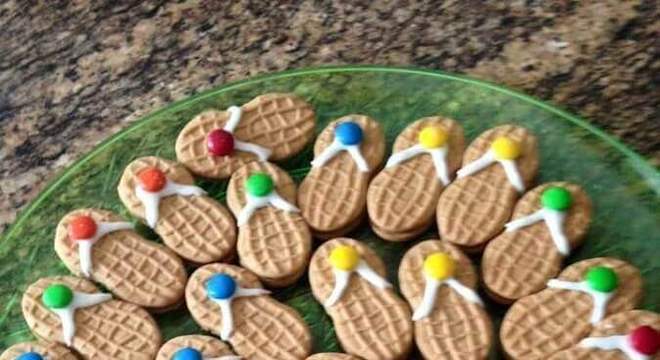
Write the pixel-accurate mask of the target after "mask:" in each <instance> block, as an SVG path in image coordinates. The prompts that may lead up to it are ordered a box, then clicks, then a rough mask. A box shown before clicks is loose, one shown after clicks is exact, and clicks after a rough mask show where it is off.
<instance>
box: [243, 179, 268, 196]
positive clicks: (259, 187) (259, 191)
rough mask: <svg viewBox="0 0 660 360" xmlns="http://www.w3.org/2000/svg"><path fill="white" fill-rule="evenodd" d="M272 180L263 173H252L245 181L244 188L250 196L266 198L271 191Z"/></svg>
mask: <svg viewBox="0 0 660 360" xmlns="http://www.w3.org/2000/svg"><path fill="white" fill-rule="evenodd" d="M273 187H274V184H273V179H272V178H271V177H270V176H269V175H268V174H265V173H254V174H252V175H250V176H249V177H248V178H247V180H246V181H245V188H246V189H247V192H248V194H250V195H252V196H266V195H268V194H270V193H271V191H273Z"/></svg>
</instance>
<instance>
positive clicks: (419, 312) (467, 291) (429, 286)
mask: <svg viewBox="0 0 660 360" xmlns="http://www.w3.org/2000/svg"><path fill="white" fill-rule="evenodd" d="M425 279H426V286H425V287H424V295H423V297H422V301H421V302H420V303H419V305H418V306H417V308H416V309H415V312H414V313H413V317H412V319H413V321H418V320H421V319H424V318H425V317H427V316H429V315H430V314H431V311H433V307H434V306H435V301H436V298H437V295H438V291H439V289H440V287H441V286H442V285H447V286H449V287H450V288H451V289H452V290H454V291H456V293H457V294H458V295H460V296H462V297H463V298H464V299H465V300H467V301H469V302H471V303H475V304H477V305H480V306H483V305H484V303H483V301H481V298H480V297H479V295H478V294H477V293H476V292H475V291H474V290H472V289H471V288H469V287H467V286H465V285H463V284H461V283H460V282H459V281H458V280H456V279H454V278H449V279H446V280H437V279H434V278H432V277H429V276H425Z"/></svg>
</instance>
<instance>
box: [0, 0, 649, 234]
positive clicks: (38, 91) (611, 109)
mask: <svg viewBox="0 0 660 360" xmlns="http://www.w3.org/2000/svg"><path fill="white" fill-rule="evenodd" d="M29 3H30V2H28V1H21V0H14V1H11V0H10V1H5V2H0V29H2V32H3V35H2V36H1V37H0V129H1V134H0V230H2V229H4V228H5V227H6V225H7V224H8V223H10V222H11V221H12V220H13V219H14V218H15V216H16V212H17V211H18V210H20V209H21V208H22V207H23V206H25V205H26V204H27V203H28V202H29V201H30V200H31V199H33V198H34V197H35V196H36V195H37V194H38V193H39V191H40V190H41V189H42V188H43V187H44V185H45V184H46V183H47V182H48V181H49V180H50V179H52V178H53V177H54V176H56V175H57V173H58V172H59V171H60V170H61V169H63V168H64V167H66V166H67V165H69V164H71V163H72V162H73V161H74V160H75V159H77V158H78V157H80V156H81V155H82V154H84V153H85V152H87V151H89V150H90V149H91V148H93V147H94V146H95V145H96V144H97V143H99V142H100V141H101V140H103V139H105V138H106V137H108V136H110V135H111V134H113V133H115V132H117V131H119V130H120V129H122V128H123V127H125V126H127V125H128V124H129V123H131V122H132V121H134V120H136V119H137V118H139V117H140V116H142V115H144V114H146V113H149V112H151V111H153V110H156V109H158V108H160V107H162V106H164V105H166V104H168V103H169V102H172V101H174V100H178V99H182V98H184V97H186V96H188V95H191V94H194V93H197V92H199V91H202V90H206V89H209V88H212V87H215V86H218V85H222V84H224V83H226V82H229V81H234V80H239V79H243V78H246V77H249V76H252V75H256V74H260V73H264V72H270V71H277V70H283V69H291V68H300V67H307V66H315V65H329V64H353V63H367V64H388V65H409V66H410V65H412V66H418V67H425V68H431V69H442V70H446V71H451V72H458V73H465V74H469V75H472V76H475V77H479V78H483V79H487V80H491V81H495V82H499V83H502V84H505V85H508V86H511V87H514V88H517V89H519V90H522V91H524V92H526V93H528V94H531V95H535V96H538V97H540V98H542V99H546V100H550V101H552V102H554V103H556V104H558V105H560V106H562V107H564V108H566V109H568V110H570V111H572V112H574V113H576V114H579V115H582V116H584V117H586V118H588V119H590V120H591V121H592V122H593V123H594V124H596V125H598V126H600V127H601V128H603V129H605V130H606V131H608V132H609V133H611V134H614V135H616V136H618V137H619V138H621V139H622V140H623V141H624V142H625V143H626V144H628V145H630V146H631V147H632V148H634V149H635V150H637V151H638V152H640V153H641V154H643V155H645V156H647V157H648V158H649V159H650V161H651V162H652V163H654V164H656V165H658V164H660V116H659V115H660V114H658V111H659V109H660V106H659V105H660V89H659V87H658V81H659V79H658V74H659V73H660V61H659V60H658V58H659V57H658V52H659V51H660V50H659V46H658V42H657V36H658V33H659V32H660V22H658V21H657V19H658V18H660V12H659V10H658V5H657V2H655V1H643V0H639V1H620V0H607V1H512V2H504V1H485V2H482V1H425V2H412V1H410V2H409V1H399V2H397V1H373V2H367V1H364V2H360V3H364V4H367V3H368V4H369V5H364V6H363V5H350V4H347V2H346V1H338V0H329V1H306V2H303V1H282V2H281V3H282V5H273V4H274V3H275V2H272V3H273V4H271V5H264V4H265V3H266V2H261V1H210V0H209V1H180V2H163V1H160V2H139V1H117V2H109V1H108V2H107V3H105V4H104V3H103V2H101V1H70V2H69V1H48V2H42V4H41V5H30V4H29Z"/></svg>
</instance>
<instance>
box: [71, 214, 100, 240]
mask: <svg viewBox="0 0 660 360" xmlns="http://www.w3.org/2000/svg"><path fill="white" fill-rule="evenodd" d="M94 234H96V221H94V219H92V217H91V216H87V215H80V216H76V217H75V218H73V219H72V220H71V222H69V238H71V240H84V239H89V238H91V237H92V236H94Z"/></svg>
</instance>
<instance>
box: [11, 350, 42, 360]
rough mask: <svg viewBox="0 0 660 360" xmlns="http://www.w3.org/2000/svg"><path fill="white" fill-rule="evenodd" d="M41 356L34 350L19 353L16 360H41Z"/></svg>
mask: <svg viewBox="0 0 660 360" xmlns="http://www.w3.org/2000/svg"><path fill="white" fill-rule="evenodd" d="M43 359H44V358H43V356H41V355H39V354H38V353H36V352H34V351H30V352H26V353H22V354H21V355H19V356H18V357H17V358H16V360H43Z"/></svg>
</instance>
